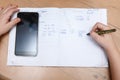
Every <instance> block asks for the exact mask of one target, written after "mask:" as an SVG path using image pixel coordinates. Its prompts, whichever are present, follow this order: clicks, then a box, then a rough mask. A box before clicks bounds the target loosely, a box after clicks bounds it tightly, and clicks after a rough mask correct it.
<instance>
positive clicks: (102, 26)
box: [91, 22, 106, 32]
mask: <svg viewBox="0 0 120 80" xmlns="http://www.w3.org/2000/svg"><path fill="white" fill-rule="evenodd" d="M98 29H99V30H106V25H104V24H102V23H99V22H97V23H96V24H95V25H94V27H93V28H92V30H91V32H93V31H96V30H98Z"/></svg>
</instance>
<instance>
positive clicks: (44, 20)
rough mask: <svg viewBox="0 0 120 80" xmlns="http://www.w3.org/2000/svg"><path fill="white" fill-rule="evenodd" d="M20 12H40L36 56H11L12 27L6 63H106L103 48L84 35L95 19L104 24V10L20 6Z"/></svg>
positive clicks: (100, 65) (12, 53)
mask: <svg viewBox="0 0 120 80" xmlns="http://www.w3.org/2000/svg"><path fill="white" fill-rule="evenodd" d="M21 11H23V12H26V11H28V12H33V11H34V12H39V15H40V17H39V39H38V41H39V42H38V55H37V57H18V56H15V55H14V48H15V43H14V45H13V44H12V43H10V42H11V36H12V35H14V34H15V29H13V30H12V31H11V33H10V40H9V44H10V46H9V52H8V65H16V66H19V65H21V66H71V67H107V66H108V62H107V58H106V56H105V53H104V51H103V50H102V48H101V47H100V46H99V45H98V44H97V43H96V42H95V41H94V40H93V39H92V38H91V37H90V36H87V35H86V34H87V33H88V32H90V30H91V28H92V27H93V25H94V24H95V23H96V22H102V23H104V24H107V13H106V9H84V8H81V9H80V8H33V9H32V8H22V9H21ZM12 38H13V37H12ZM14 38H15V37H14ZM14 42H15V40H14ZM11 47H12V48H11Z"/></svg>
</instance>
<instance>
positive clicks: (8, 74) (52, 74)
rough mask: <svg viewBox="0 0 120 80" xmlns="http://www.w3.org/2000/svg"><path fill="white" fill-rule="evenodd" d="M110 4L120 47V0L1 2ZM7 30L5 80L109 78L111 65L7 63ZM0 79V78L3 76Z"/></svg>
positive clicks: (0, 45)
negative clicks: (61, 65)
mask: <svg viewBox="0 0 120 80" xmlns="http://www.w3.org/2000/svg"><path fill="white" fill-rule="evenodd" d="M10 3H12V4H18V5H19V7H74V8H107V9H108V25H109V27H112V28H116V29H117V32H116V33H114V35H113V39H114V41H115V42H116V44H117V47H118V48H120V36H119V34H120V22H119V21H120V5H119V3H120V0H96V1H95V0H1V1H0V6H6V5H8V4H10ZM8 39H9V37H8V34H6V35H4V36H2V37H1V38H0V77H1V78H5V79H3V80H8V79H7V78H9V79H11V80H110V78H109V77H110V76H109V69H108V68H68V67H67V68H64V67H8V66H7V65H6V62H7V48H8ZM0 80H1V79H0Z"/></svg>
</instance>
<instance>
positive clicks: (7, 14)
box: [0, 5, 20, 36]
mask: <svg viewBox="0 0 120 80" xmlns="http://www.w3.org/2000/svg"><path fill="white" fill-rule="evenodd" d="M18 11H19V9H17V6H16V5H9V6H8V7H6V8H2V7H0V36H1V35H3V34H5V33H7V32H8V31H9V30H10V29H11V28H12V27H13V26H14V25H15V24H17V23H18V22H20V19H19V18H15V19H13V20H10V18H11V16H12V15H13V14H14V13H15V12H18Z"/></svg>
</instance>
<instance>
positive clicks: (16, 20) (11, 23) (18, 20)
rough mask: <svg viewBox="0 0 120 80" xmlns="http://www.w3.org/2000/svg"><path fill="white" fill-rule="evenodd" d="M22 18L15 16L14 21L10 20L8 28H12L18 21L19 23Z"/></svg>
mask: <svg viewBox="0 0 120 80" xmlns="http://www.w3.org/2000/svg"><path fill="white" fill-rule="evenodd" d="M20 21H21V20H20V18H15V19H13V20H12V21H10V22H9V23H8V24H7V28H8V30H10V29H11V28H12V27H14V26H15V25H16V24H17V23H19V22H20Z"/></svg>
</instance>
